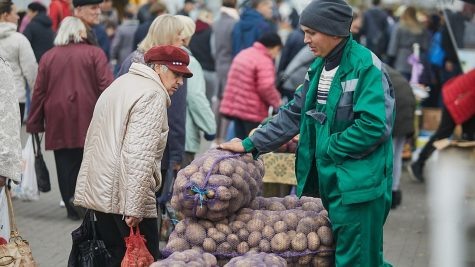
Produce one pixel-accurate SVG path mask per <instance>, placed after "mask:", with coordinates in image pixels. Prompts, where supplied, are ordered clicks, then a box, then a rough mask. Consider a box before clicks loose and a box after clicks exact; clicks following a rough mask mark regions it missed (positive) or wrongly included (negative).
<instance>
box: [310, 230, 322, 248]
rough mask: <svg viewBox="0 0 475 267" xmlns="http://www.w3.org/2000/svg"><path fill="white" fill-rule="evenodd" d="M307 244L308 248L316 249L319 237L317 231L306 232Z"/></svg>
mask: <svg viewBox="0 0 475 267" xmlns="http://www.w3.org/2000/svg"><path fill="white" fill-rule="evenodd" d="M307 246H308V249H310V250H312V251H316V250H318V247H319V246H320V238H319V237H318V235H317V233H315V232H310V233H308V234H307Z"/></svg>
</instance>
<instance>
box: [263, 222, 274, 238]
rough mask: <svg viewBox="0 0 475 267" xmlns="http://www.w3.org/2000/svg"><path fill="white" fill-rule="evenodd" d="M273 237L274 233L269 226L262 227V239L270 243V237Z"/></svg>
mask: <svg viewBox="0 0 475 267" xmlns="http://www.w3.org/2000/svg"><path fill="white" fill-rule="evenodd" d="M274 235H275V231H274V228H273V227H272V226H269V225H266V226H264V229H262V237H264V238H265V239H267V240H269V241H270V240H271V239H272V237H274Z"/></svg>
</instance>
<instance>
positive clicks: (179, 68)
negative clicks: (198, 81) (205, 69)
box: [167, 64, 193, 78]
mask: <svg viewBox="0 0 475 267" xmlns="http://www.w3.org/2000/svg"><path fill="white" fill-rule="evenodd" d="M167 67H168V68H169V69H170V70H172V71H174V72H178V73H180V74H182V75H183V77H185V78H191V77H193V73H192V72H191V71H190V70H189V69H188V68H187V67H186V66H185V65H171V64H170V65H168V64H167Z"/></svg>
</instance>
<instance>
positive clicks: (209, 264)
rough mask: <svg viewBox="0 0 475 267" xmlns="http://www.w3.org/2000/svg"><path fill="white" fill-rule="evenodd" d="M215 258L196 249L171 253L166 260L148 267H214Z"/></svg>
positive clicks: (216, 263)
mask: <svg viewBox="0 0 475 267" xmlns="http://www.w3.org/2000/svg"><path fill="white" fill-rule="evenodd" d="M217 265H218V262H217V260H216V257H215V256H213V255H211V254H209V253H206V252H203V251H202V250H198V249H188V250H185V251H181V252H173V253H172V254H171V255H170V256H168V258H166V259H164V260H161V261H157V262H154V263H152V265H150V267H169V266H173V267H214V266H217Z"/></svg>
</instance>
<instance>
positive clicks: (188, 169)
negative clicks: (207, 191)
mask: <svg viewBox="0 0 475 267" xmlns="http://www.w3.org/2000/svg"><path fill="white" fill-rule="evenodd" d="M198 169H199V167H198V166H196V165H195V164H193V163H191V164H190V165H188V166H186V167H185V168H184V169H182V170H180V171H179V172H178V174H177V177H178V176H180V174H183V175H184V176H186V177H190V176H191V175H193V173H195V172H198Z"/></svg>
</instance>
